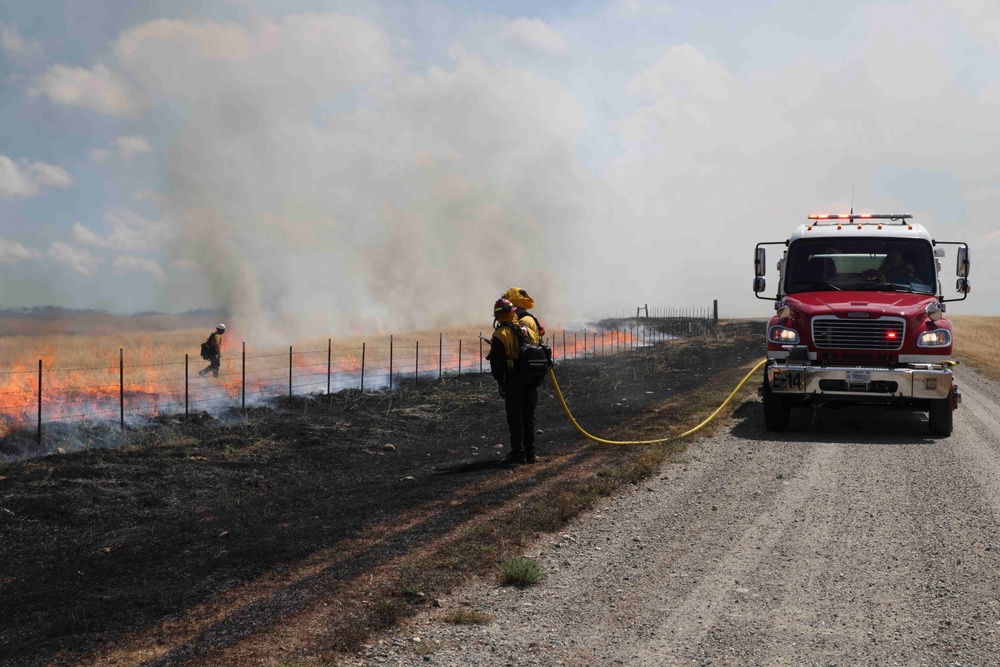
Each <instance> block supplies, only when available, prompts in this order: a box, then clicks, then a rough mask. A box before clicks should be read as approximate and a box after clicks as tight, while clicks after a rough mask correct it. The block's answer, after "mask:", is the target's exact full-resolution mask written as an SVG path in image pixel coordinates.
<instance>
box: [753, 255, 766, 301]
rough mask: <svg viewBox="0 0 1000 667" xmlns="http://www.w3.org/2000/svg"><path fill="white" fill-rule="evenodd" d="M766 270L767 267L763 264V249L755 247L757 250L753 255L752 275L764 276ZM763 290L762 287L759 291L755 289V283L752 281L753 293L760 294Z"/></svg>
mask: <svg viewBox="0 0 1000 667" xmlns="http://www.w3.org/2000/svg"><path fill="white" fill-rule="evenodd" d="M766 268H767V267H766V265H765V264H764V249H763V248H762V247H760V246H757V249H756V251H755V252H754V255H753V274H754V275H755V276H757V277H760V276H762V275H764V271H765V270H766ZM763 290H764V287H763V286H761V288H760V289H757V281H754V291H755V292H762V291H763Z"/></svg>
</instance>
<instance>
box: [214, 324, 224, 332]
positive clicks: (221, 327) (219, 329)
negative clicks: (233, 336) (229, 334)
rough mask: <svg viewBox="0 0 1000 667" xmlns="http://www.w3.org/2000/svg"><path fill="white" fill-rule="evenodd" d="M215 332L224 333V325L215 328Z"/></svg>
mask: <svg viewBox="0 0 1000 667" xmlns="http://www.w3.org/2000/svg"><path fill="white" fill-rule="evenodd" d="M215 330H216V331H225V330H226V325H225V324H220V325H219V326H217V327H215Z"/></svg>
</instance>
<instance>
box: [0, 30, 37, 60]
mask: <svg viewBox="0 0 1000 667" xmlns="http://www.w3.org/2000/svg"><path fill="white" fill-rule="evenodd" d="M0 51H3V52H4V53H5V54H6V55H7V56H8V57H9V58H11V59H13V60H37V59H39V58H41V57H42V56H43V55H44V53H43V51H42V45H41V44H39V43H38V42H36V41H34V40H31V39H25V38H24V37H21V34H20V33H19V32H18V29H17V26H16V25H11V24H9V23H4V22H3V21H0Z"/></svg>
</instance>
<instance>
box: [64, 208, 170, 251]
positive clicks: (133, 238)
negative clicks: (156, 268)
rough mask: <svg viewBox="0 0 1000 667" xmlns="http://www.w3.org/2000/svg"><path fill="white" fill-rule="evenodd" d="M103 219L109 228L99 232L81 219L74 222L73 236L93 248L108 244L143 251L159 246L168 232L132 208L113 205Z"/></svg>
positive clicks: (162, 226) (106, 246)
mask: <svg viewBox="0 0 1000 667" xmlns="http://www.w3.org/2000/svg"><path fill="white" fill-rule="evenodd" d="M104 222H105V223H106V224H108V225H110V226H111V231H110V232H109V233H108V234H106V235H101V234H99V233H98V232H95V231H94V230H92V229H91V228H89V227H87V226H86V225H84V224H83V223H81V222H79V221H77V222H74V223H73V239H74V240H75V241H77V242H78V243H82V244H84V245H89V246H93V247H95V248H109V249H112V250H122V251H126V252H129V251H131V252H146V251H149V250H153V249H155V248H158V247H159V246H160V245H161V243H162V242H163V241H164V239H165V238H166V235H167V231H168V230H167V225H166V224H165V223H163V222H159V221H155V220H149V219H148V218H144V217H142V216H140V215H138V214H137V213H135V212H133V211H129V210H126V209H116V210H113V211H109V212H108V213H105V215H104Z"/></svg>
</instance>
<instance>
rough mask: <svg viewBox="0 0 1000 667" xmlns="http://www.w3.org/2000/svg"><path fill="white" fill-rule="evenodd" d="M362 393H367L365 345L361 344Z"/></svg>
mask: <svg viewBox="0 0 1000 667" xmlns="http://www.w3.org/2000/svg"><path fill="white" fill-rule="evenodd" d="M361 393H362V394H363V393H365V344H364V343H361Z"/></svg>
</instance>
